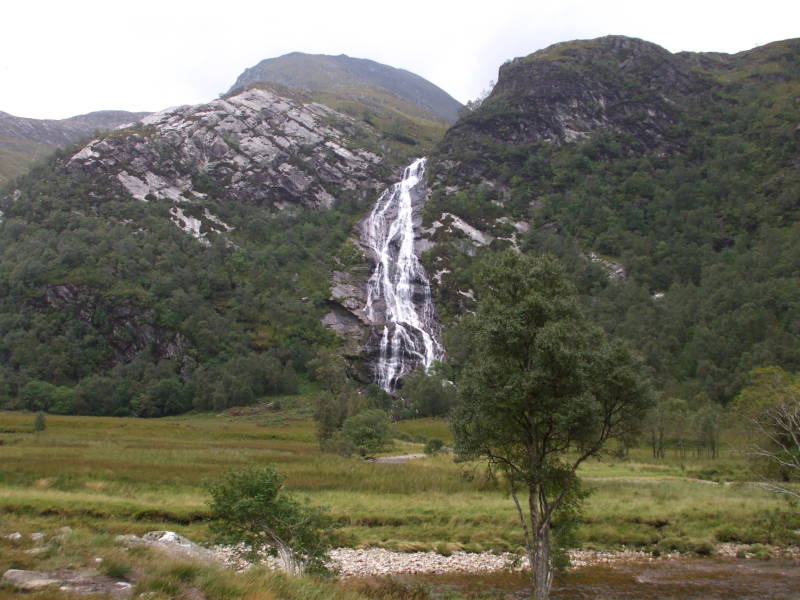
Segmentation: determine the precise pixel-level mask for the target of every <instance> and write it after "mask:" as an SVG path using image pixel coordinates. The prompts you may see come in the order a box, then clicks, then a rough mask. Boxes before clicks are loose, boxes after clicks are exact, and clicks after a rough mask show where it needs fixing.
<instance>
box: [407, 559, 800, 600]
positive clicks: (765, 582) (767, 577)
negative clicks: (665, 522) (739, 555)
mask: <svg viewBox="0 0 800 600" xmlns="http://www.w3.org/2000/svg"><path fill="white" fill-rule="evenodd" d="M415 580H416V581H423V582H425V583H428V584H430V585H431V586H432V588H433V590H434V596H435V597H438V598H448V597H449V598H452V597H453V596H457V597H463V598H476V599H477V598H482V599H488V598H503V599H508V600H522V599H524V598H528V597H529V596H528V587H527V586H528V580H527V578H526V577H525V576H523V575H522V574H520V573H492V574H487V575H431V576H418V577H416V578H415ZM552 598H554V599H557V600H578V599H580V600H589V599H591V600H612V599H613V600H672V599H675V600H717V599H719V600H723V599H724V600H756V599H757V600H797V599H800V561H796V560H769V561H757V560H745V559H717V558H705V559H702V558H687V559H675V560H661V561H655V562H648V563H626V564H616V565H603V566H593V567H584V568H581V569H578V570H575V571H572V572H570V573H566V574H564V575H561V576H560V577H557V578H556V580H555V583H554V585H553V593H552Z"/></svg>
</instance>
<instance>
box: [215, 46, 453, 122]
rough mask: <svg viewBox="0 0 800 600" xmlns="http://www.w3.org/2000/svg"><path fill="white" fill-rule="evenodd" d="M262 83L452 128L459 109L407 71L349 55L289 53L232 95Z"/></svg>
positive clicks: (268, 62)
mask: <svg viewBox="0 0 800 600" xmlns="http://www.w3.org/2000/svg"><path fill="white" fill-rule="evenodd" d="M259 83H277V84H280V85H285V86H287V87H290V88H296V89H301V90H304V91H307V92H311V93H312V94H314V93H316V94H333V95H335V96H339V97H345V98H349V99H358V100H359V101H360V102H362V103H364V104H365V105H367V106H369V107H370V108H375V109H378V110H381V109H383V110H385V108H386V106H387V105H388V106H391V107H392V108H394V109H396V110H398V111H399V112H400V113H404V114H411V116H413V117H422V118H427V119H430V120H437V121H440V122H446V123H452V122H453V121H455V120H456V118H457V116H458V110H459V108H461V104H460V103H459V102H458V101H457V100H456V99H455V98H453V97H452V96H450V95H449V94H448V93H447V92H445V91H444V90H442V89H441V88H439V87H437V86H436V85H434V84H433V83H431V82H430V81H428V80H426V79H424V78H423V77H420V76H419V75H415V74H414V73H411V72H410V71H407V70H405V69H398V68H395V67H390V66H388V65H384V64H381V63H379V62H376V61H374V60H370V59H367V58H353V57H351V56H348V55H346V54H339V55H336V56H334V55H329V54H306V53H304V52H290V53H289V54H284V55H283V56H278V57H276V58H269V59H265V60H262V61H261V62H259V63H258V64H257V65H254V66H253V67H250V68H248V69H245V70H244V72H243V73H242V74H241V75H239V77H238V78H237V79H236V82H235V83H234V84H233V86H232V87H231V89H230V91H231V92H234V91H237V90H242V89H245V88H248V87H251V86H253V85H257V84H259Z"/></svg>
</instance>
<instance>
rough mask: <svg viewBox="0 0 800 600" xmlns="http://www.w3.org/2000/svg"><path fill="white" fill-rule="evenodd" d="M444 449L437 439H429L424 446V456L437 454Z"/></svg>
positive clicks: (441, 442) (440, 441) (442, 443)
mask: <svg viewBox="0 0 800 600" xmlns="http://www.w3.org/2000/svg"><path fill="white" fill-rule="evenodd" d="M442 448H444V442H443V441H442V440H440V439H439V438H431V439H429V440H428V442H427V443H426V444H425V454H438V453H439V452H440V451H441V449H442Z"/></svg>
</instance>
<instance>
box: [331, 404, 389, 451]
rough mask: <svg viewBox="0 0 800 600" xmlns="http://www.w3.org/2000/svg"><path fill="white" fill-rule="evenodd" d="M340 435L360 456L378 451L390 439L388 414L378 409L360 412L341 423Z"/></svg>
mask: <svg viewBox="0 0 800 600" xmlns="http://www.w3.org/2000/svg"><path fill="white" fill-rule="evenodd" d="M342 435H343V436H344V437H345V438H346V439H347V440H349V441H350V442H351V443H352V444H353V446H355V449H356V451H357V452H358V453H359V454H360V455H361V456H367V455H369V454H375V453H376V452H380V451H381V450H383V449H384V448H385V447H386V446H387V445H388V444H389V442H390V441H391V439H392V435H391V424H390V422H389V415H388V414H386V412H385V411H382V410H378V409H372V410H365V411H364V412H360V413H358V414H357V415H353V416H352V417H349V418H348V419H347V420H346V421H345V422H344V423H343V424H342Z"/></svg>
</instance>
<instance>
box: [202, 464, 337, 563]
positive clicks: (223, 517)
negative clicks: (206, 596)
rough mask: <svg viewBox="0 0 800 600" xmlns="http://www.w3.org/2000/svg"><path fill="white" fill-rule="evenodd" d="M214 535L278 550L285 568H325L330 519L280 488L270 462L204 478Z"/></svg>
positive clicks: (280, 481) (254, 549)
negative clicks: (212, 479) (207, 480)
mask: <svg viewBox="0 0 800 600" xmlns="http://www.w3.org/2000/svg"><path fill="white" fill-rule="evenodd" d="M208 491H209V493H210V495H211V502H210V508H211V514H212V517H213V518H214V519H215V520H214V522H213V523H212V525H211V530H212V532H214V533H215V534H216V536H217V540H218V541H219V542H221V543H227V544H245V546H247V547H248V548H249V550H250V553H251V555H252V556H253V557H256V556H257V555H258V554H259V553H262V552H267V553H269V554H270V555H272V556H277V557H278V558H279V559H280V561H281V562H282V563H283V567H284V569H285V570H286V572H287V573H290V574H300V573H303V572H308V573H320V574H322V573H327V571H328V569H327V567H326V565H325V561H326V560H327V558H328V552H329V551H330V549H331V547H332V545H333V540H334V536H333V532H334V522H333V521H332V519H331V518H330V517H329V516H328V515H327V513H326V512H325V511H324V510H323V509H321V508H318V507H314V506H311V505H309V504H308V503H307V502H302V501H300V500H298V499H297V498H295V497H294V496H293V495H292V494H290V493H289V492H287V491H285V490H284V489H283V478H282V477H281V476H280V475H279V474H278V472H277V471H276V470H275V468H274V467H271V466H269V467H260V468H252V469H248V470H245V471H233V472H230V473H228V474H227V475H226V476H225V477H223V478H222V479H221V480H219V481H216V482H213V483H210V484H208Z"/></svg>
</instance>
